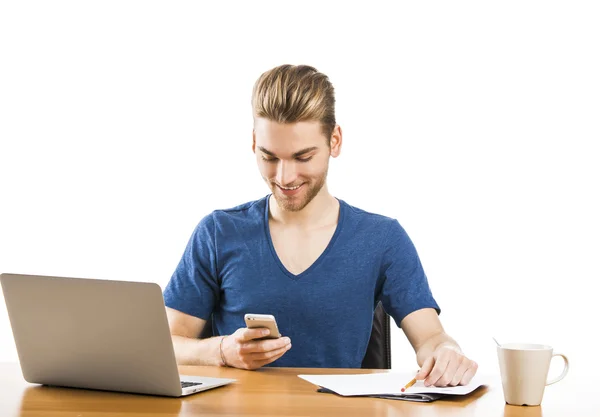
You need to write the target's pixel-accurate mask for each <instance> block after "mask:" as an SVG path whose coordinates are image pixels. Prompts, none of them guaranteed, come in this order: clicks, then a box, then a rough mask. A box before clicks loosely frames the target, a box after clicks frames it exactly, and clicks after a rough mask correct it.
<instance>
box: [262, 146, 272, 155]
mask: <svg viewBox="0 0 600 417" xmlns="http://www.w3.org/2000/svg"><path fill="white" fill-rule="evenodd" d="M258 149H260V151H261V152H262V153H266V154H267V155H269V156H276V155H275V154H274V153H273V152H271V151H268V150H266V149H265V148H263V147H262V146H259V147H258Z"/></svg>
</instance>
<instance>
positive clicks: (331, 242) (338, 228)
mask: <svg viewBox="0 0 600 417" xmlns="http://www.w3.org/2000/svg"><path fill="white" fill-rule="evenodd" d="M334 198H335V199H336V200H338V202H339V204H340V212H339V216H338V222H337V226H336V227H335V232H334V233H333V236H331V239H329V243H328V244H327V246H326V247H325V250H324V251H323V252H322V253H321V255H319V257H318V258H317V259H316V260H315V261H314V262H313V263H312V264H311V265H310V266H309V267H308V268H306V269H305V270H304V271H302V272H301V273H299V274H298V275H295V274H292V273H291V272H290V271H289V270H288V269H287V268H286V267H285V265H284V264H283V262H281V259H279V255H277V251H276V250H275V245H273V239H271V228H270V227H269V203H270V200H271V194H269V195H267V197H266V198H265V213H264V224H265V226H264V230H265V234H266V238H267V242H268V243H269V248H271V254H272V255H273V259H274V260H275V263H277V265H279V268H280V269H281V270H282V271H283V273H284V274H285V275H287V276H288V277H290V278H291V279H294V280H297V279H300V278H302V277H303V276H305V275H307V274H309V273H310V272H311V271H312V270H313V269H315V268H317V267H318V266H319V264H320V263H321V262H322V261H323V259H324V258H325V256H327V253H329V251H330V250H331V248H332V247H333V245H334V243H335V241H336V239H337V237H338V236H339V234H340V232H341V230H342V226H343V224H344V216H345V212H346V206H345V204H344V201H343V200H340V199H339V198H337V197H334Z"/></svg>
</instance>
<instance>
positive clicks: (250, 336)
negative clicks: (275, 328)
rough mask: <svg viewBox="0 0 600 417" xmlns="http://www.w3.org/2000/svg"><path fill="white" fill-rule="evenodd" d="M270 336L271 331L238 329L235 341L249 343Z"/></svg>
mask: <svg viewBox="0 0 600 417" xmlns="http://www.w3.org/2000/svg"><path fill="white" fill-rule="evenodd" d="M268 334H269V329H245V328H242V329H238V330H236V332H235V335H236V337H235V339H236V340H237V341H238V342H248V341H250V340H254V339H259V338H261V337H265V336H267V335H268Z"/></svg>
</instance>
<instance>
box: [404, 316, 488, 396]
mask: <svg viewBox="0 0 600 417" xmlns="http://www.w3.org/2000/svg"><path fill="white" fill-rule="evenodd" d="M400 325H401V327H402V330H404V333H405V334H406V337H407V338H408V340H409V342H410V344H411V345H412V347H413V349H414V350H415V352H416V354H417V363H418V364H419V366H420V367H421V370H420V371H419V373H418V374H417V377H416V379H418V380H422V379H424V380H425V385H436V386H447V385H450V386H456V385H466V384H468V383H469V381H470V380H471V379H472V378H473V376H474V375H475V372H477V363H476V362H475V361H472V360H471V359H469V358H467V357H466V356H465V355H464V354H463V352H462V350H461V348H460V346H459V345H458V343H456V341H454V339H452V338H451V337H450V336H449V335H448V334H446V332H445V331H444V328H443V327H442V323H441V322H440V319H439V317H438V315H437V312H436V311H435V310H434V309H432V308H423V309H420V310H417V311H414V312H412V313H411V314H409V315H407V316H406V317H405V318H404V319H403V320H402V323H401V324H400Z"/></svg>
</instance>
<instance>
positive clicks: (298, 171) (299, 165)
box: [252, 118, 339, 211]
mask: <svg viewBox="0 0 600 417" xmlns="http://www.w3.org/2000/svg"><path fill="white" fill-rule="evenodd" d="M336 129H339V128H338V127H336ZM334 136H335V135H334ZM253 139H254V140H253V144H252V150H253V151H254V153H255V154H256V160H257V163H258V168H259V170H260V174H261V175H262V177H263V179H264V180H265V182H266V183H267V185H268V186H269V188H270V189H271V191H272V193H273V196H274V197H275V200H276V201H277V203H278V204H279V207H281V208H282V209H283V210H288V211H300V210H302V209H303V208H304V207H306V205H308V203H310V202H311V201H312V199H313V198H314V197H315V196H316V195H317V194H318V193H319V191H321V189H322V188H323V185H325V180H326V178H327V169H328V167H329V156H330V155H331V156H334V157H335V156H337V154H338V153H339V150H338V149H339V145H338V146H336V147H335V148H334V146H335V145H337V142H336V141H335V140H334V141H333V142H332V145H333V146H332V147H330V146H328V144H327V142H328V138H326V137H325V136H324V135H323V132H322V130H321V124H320V123H319V122H312V121H311V122H297V123H291V124H280V123H277V122H273V121H270V120H267V119H264V118H256V119H255V122H254V133H253Z"/></svg>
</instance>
